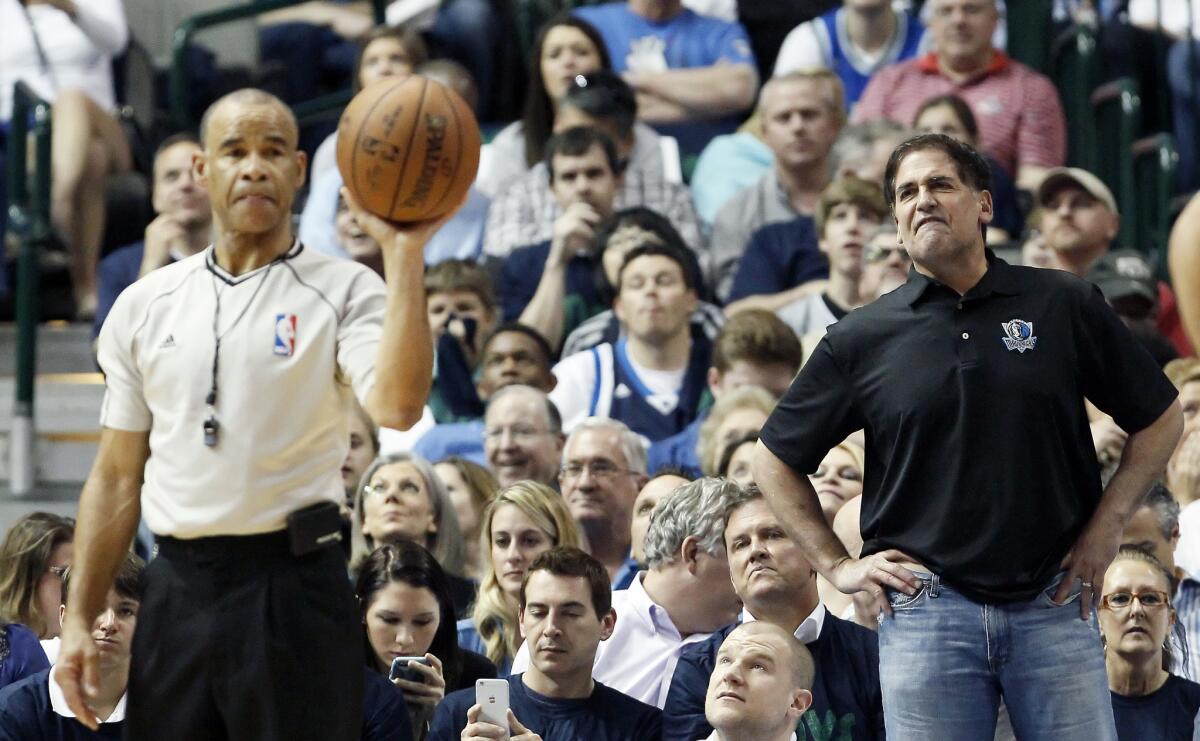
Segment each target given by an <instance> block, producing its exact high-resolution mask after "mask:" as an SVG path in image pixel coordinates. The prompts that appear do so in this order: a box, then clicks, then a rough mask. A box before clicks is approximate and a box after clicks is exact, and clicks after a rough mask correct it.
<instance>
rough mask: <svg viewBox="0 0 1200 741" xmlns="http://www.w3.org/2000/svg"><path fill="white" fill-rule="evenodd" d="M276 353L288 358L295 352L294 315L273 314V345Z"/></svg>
mask: <svg viewBox="0 0 1200 741" xmlns="http://www.w3.org/2000/svg"><path fill="white" fill-rule="evenodd" d="M273 351H274V353H275V354H276V355H282V356H284V357H285V358H290V357H291V356H292V354H293V353H295V352H296V315H295V314H276V315H275V346H274V348H273Z"/></svg>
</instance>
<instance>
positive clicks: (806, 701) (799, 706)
mask: <svg viewBox="0 0 1200 741" xmlns="http://www.w3.org/2000/svg"><path fill="white" fill-rule="evenodd" d="M812 702H813V696H812V693H811V692H809V691H808V690H796V691H794V692H793V693H792V704H791V705H790V706H789V707H788V713H789V714H791V713H793V712H794V713H795V714H796V719H797V720H799V719H800V716H801V715H804V711H806V710H808V709H809V708H811V707H812Z"/></svg>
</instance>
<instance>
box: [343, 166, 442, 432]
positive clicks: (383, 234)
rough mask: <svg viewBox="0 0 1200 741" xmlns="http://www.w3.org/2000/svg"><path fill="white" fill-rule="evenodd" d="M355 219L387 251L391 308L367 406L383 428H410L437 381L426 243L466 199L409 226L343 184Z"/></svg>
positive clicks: (385, 262)
mask: <svg viewBox="0 0 1200 741" xmlns="http://www.w3.org/2000/svg"><path fill="white" fill-rule="evenodd" d="M342 197H344V198H345V199H346V203H347V204H349V206H350V210H351V211H353V212H354V219H355V221H357V222H358V224H359V226H361V227H362V228H363V230H364V231H365V232H367V234H370V235H371V238H372V239H374V240H375V241H376V242H378V243H379V246H380V247H381V248H382V251H383V279H384V281H386V283H387V308H386V310H385V313H384V317H383V336H382V337H381V338H380V340H379V350H378V354H377V355H376V357H375V384H374V386H373V387H372V388H371V391H370V393H369V394H368V395H367V402H366V404H365V405H364V408H365V409H366V411H367V414H370V415H371V418H372V419H373V420H375V424H377V425H379V426H380V427H390V428H392V429H395V430H407V429H408V428H410V427H412V426H413V425H414V424H416V423H417V421H418V420H420V419H421V412H422V411H423V410H424V408H425V400H426V399H428V398H429V389H430V387H431V386H432V384H433V338H432V337H431V336H430V333H429V319H428V317H427V316H426V315H425V256H424V249H425V243H426V242H428V241H429V239H430V238H431V237H432V236H433V235H434V233H436V232H437V230H438V229H441V228H442V226H443V225H445V223H446V222H447V221H449V220H450V219H451V218H452V217H453V216H454V214H455V213H457V212H458V209H460V208H462V205H463V204H464V203H466V196H465V195H464V196H463V200H462V201H460V202H459V204H458V205H457V206H456V207H455V208H453V209H451V210H450V211H449V212H448V213H446V214H445V215H444V216H442V217H440V218H437V219H430V220H428V221H417V222H412V223H407V224H401V223H396V222H390V221H386V220H384V219H381V218H379V217H378V216H375V215H373V214H371V213H370V212H368V211H365V210H364V209H363V208H362V207H361V206H359V205H358V202H357V201H356V200H355V199H354V196H353V195H352V194H351V193H350V191H349V190H348V189H346V188H342Z"/></svg>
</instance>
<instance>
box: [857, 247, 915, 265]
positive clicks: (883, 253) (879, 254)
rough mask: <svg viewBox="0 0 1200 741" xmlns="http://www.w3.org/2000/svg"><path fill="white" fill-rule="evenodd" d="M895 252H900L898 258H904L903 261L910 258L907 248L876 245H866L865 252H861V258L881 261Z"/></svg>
mask: <svg viewBox="0 0 1200 741" xmlns="http://www.w3.org/2000/svg"><path fill="white" fill-rule="evenodd" d="M897 252H898V253H900V259H902V260H904V261H905V262H908V261H909V260H911V259H912V258H910V257H909V256H908V250H906V249H904V248H903V247H878V246H871V247H867V250H866V252H864V253H863V258H864V259H865V260H866V261H867V262H883V261H884V260H887V259H888V258H890V257H891V256H892V255H893V254H895V253H897Z"/></svg>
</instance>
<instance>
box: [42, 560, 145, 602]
mask: <svg viewBox="0 0 1200 741" xmlns="http://www.w3.org/2000/svg"><path fill="white" fill-rule="evenodd" d="M112 588H113V589H115V590H116V592H117V594H119V595H121V596H122V597H125V598H126V599H131V600H134V601H136V602H141V601H142V597H143V596H144V595H145V594H146V562H145V561H143V560H142V558H141V556H139V555H137V554H136V553H134V552H133V551H130V552H128V553H126V554H125V558H124V559H123V560H122V561H121V565H120V566H119V567H118V568H117V575H116V576H115V577H114V578H113V584H112ZM70 589H71V567H69V566H68V567H67V569H66V570H65V571H63V574H62V602H61V604H64V605H65V604H67V593H68V592H69V591H70Z"/></svg>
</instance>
